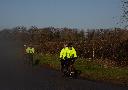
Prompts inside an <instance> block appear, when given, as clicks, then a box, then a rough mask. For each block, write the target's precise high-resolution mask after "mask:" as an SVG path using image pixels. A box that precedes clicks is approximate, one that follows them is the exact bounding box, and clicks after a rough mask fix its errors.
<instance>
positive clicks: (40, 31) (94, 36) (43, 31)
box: [0, 26, 128, 65]
mask: <svg viewBox="0 0 128 90" xmlns="http://www.w3.org/2000/svg"><path fill="white" fill-rule="evenodd" d="M4 33H6V35H5V36H6V37H8V38H12V39H13V40H22V41H23V42H24V43H25V44H30V43H32V44H33V45H34V47H35V48H36V50H37V52H38V53H49V54H59V52H60V50H61V49H62V48H63V44H64V43H65V42H66V43H68V42H72V43H73V46H74V47H75V48H76V51H77V54H78V56H79V57H82V58H92V59H94V60H96V59H102V60H105V59H109V60H113V61H116V62H117V64H118V65H128V30H126V29H120V28H114V29H91V30H90V29H87V30H84V29H71V28H54V27H46V28H37V27H36V26H33V27H31V28H29V29H27V28H26V27H23V26H21V27H15V28H13V29H11V30H10V29H6V30H2V31H1V32H0V35H4Z"/></svg>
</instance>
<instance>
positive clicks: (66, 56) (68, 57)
mask: <svg viewBox="0 0 128 90" xmlns="http://www.w3.org/2000/svg"><path fill="white" fill-rule="evenodd" d="M76 58H77V54H76V50H75V49H74V48H73V47H72V44H71V43H69V44H68V45H66V44H65V45H64V48H63V49H62V50H61V52H60V61H61V71H62V72H63V69H64V65H65V63H67V64H66V65H67V66H66V67H67V68H68V67H69V65H73V64H74V62H75V60H76Z"/></svg>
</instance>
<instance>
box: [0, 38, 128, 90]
mask: <svg viewBox="0 0 128 90" xmlns="http://www.w3.org/2000/svg"><path fill="white" fill-rule="evenodd" d="M21 47H22V44H21V43H19V42H18V41H17V42H15V41H12V40H9V39H4V38H0V90H128V87H126V86H119V85H114V84H109V83H102V82H98V81H89V80H82V79H65V78H63V77H61V75H60V72H58V71H54V70H51V69H48V68H43V67H39V66H36V67H34V68H32V67H31V66H29V65H26V64H24V63H23V57H22V56H23V55H22V53H21V51H22V48H21Z"/></svg>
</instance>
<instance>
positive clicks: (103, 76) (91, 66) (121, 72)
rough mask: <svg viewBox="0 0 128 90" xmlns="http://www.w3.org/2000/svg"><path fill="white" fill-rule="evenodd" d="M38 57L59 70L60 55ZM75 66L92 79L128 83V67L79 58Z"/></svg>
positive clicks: (83, 74)
mask: <svg viewBox="0 0 128 90" xmlns="http://www.w3.org/2000/svg"><path fill="white" fill-rule="evenodd" d="M35 58H36V59H39V60H40V64H45V65H48V66H49V67H51V68H53V69H56V70H59V69H60V61H59V59H58V55H51V54H40V55H36V57H35ZM75 67H76V69H78V70H81V71H82V74H81V76H82V77H83V78H88V79H90V80H100V81H105V82H112V83H117V84H123V85H124V84H125V85H128V67H123V68H122V67H108V68H106V67H104V65H102V64H99V63H97V62H95V61H90V60H88V59H82V58H78V59H77V61H76V62H75Z"/></svg>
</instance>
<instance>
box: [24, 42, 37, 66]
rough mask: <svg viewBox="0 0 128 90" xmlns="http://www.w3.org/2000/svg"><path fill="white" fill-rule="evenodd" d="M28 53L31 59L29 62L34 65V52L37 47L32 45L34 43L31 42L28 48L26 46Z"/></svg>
mask: <svg viewBox="0 0 128 90" xmlns="http://www.w3.org/2000/svg"><path fill="white" fill-rule="evenodd" d="M26 53H27V56H28V59H29V64H30V63H31V64H32V65H33V54H34V53H35V49H34V47H32V44H30V45H29V46H28V47H27V48H26Z"/></svg>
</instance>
